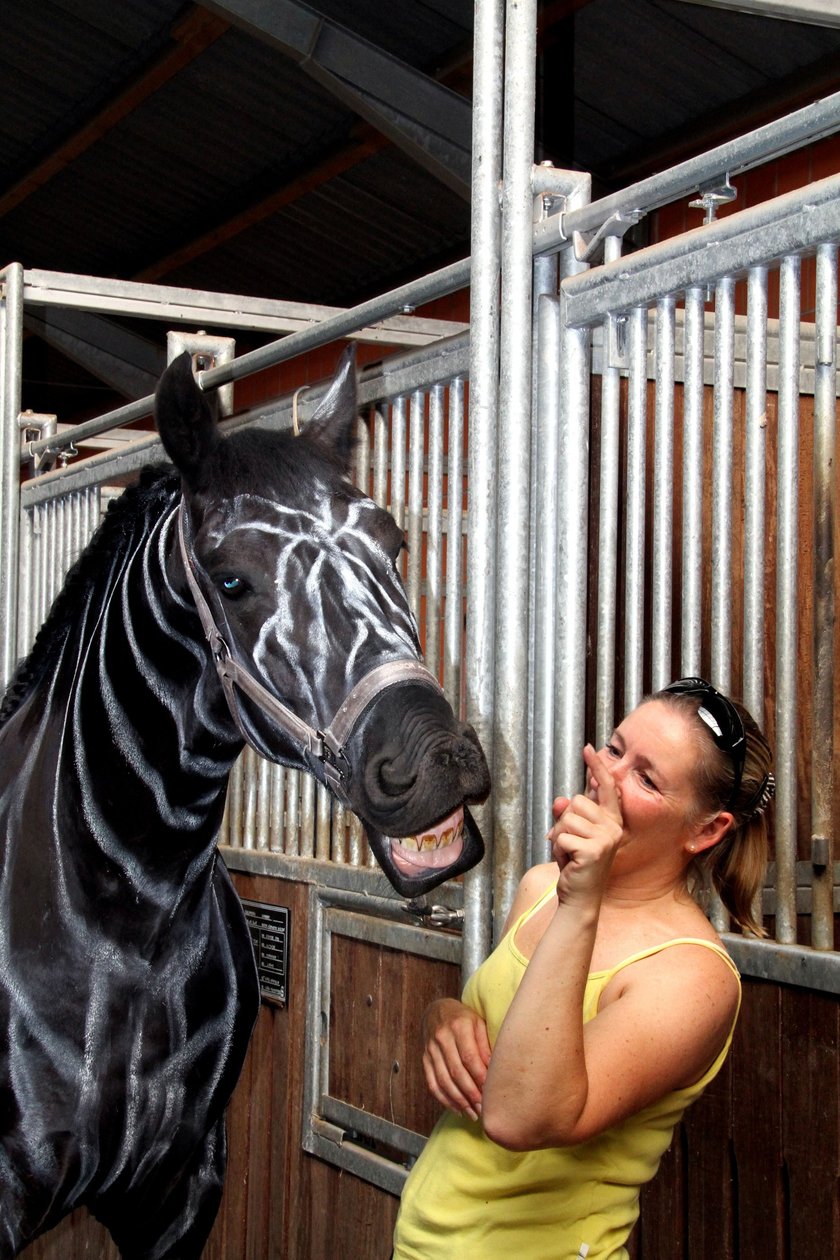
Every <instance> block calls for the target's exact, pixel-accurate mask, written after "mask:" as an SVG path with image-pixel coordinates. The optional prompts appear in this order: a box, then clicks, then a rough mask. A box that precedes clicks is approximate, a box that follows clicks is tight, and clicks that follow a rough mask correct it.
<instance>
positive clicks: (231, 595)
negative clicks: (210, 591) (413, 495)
mask: <svg viewBox="0 0 840 1260" xmlns="http://www.w3.org/2000/svg"><path fill="white" fill-rule="evenodd" d="M221 588H222V594H223V595H226V596H227V597H228V599H238V598H239V596H240V595H242V594H244V591H245V583H244V582H243V581H242V578H239V577H225V578H222V580H221Z"/></svg>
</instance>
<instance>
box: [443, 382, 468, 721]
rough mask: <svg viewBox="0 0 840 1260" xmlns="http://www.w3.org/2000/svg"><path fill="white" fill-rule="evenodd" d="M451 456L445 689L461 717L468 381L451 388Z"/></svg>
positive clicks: (444, 660)
mask: <svg viewBox="0 0 840 1260" xmlns="http://www.w3.org/2000/svg"><path fill="white" fill-rule="evenodd" d="M448 420H449V452H448V462H447V472H446V589H445V594H444V619H443V689H444V691H445V692H446V694H447V696H448V697H449V703H450V704H451V705H452V708H453V709H454V711H455V712H456V713H457V714H462V713H463V711H464V701H463V696H462V694H461V687H462V681H463V670H462V663H461V662H462V657H463V652H464V631H463V624H464V594H463V589H462V585H461V584H462V580H463V578H462V574H463V568H464V559H463V550H464V547H463V532H464V381H463V378H462V377H456V378H455V380H454V381H452V382H451V384H450V386H449V409H448Z"/></svg>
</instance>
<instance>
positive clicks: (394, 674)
mask: <svg viewBox="0 0 840 1260" xmlns="http://www.w3.org/2000/svg"><path fill="white" fill-rule="evenodd" d="M186 518H187V509H186V505H185V503H184V501H183V500H182V501H181V505H180V507H179V509H178V543H179V546H180V549H181V559H182V560H183V562H184V572H185V573H186V576H187V582H188V584H189V588H190V592H191V594H192V597H193V599H194V601H195V606H196V610H197V612H198V616H199V619H200V620H201V625H202V628H203V630H204V633H205V635H206V636H207V641H208V643H209V644H210V651H211V653H212V655H213V661H214V663H215V665H216V671H217V673H218V675H219V679H220V680H221V684H222V689H223V691H224V694H225V699H226V701H227V704H228V708H229V709H230V713H231V716H232V718H233V720H234V722H235V723H236V725H237V727H238V729H239V732H240V734H241V735H242V737H243V738H244V739H245V740H246V742H247V743H249V744H250V745H251V747H252V748H253V747H255V745H254V743H253V740H252V739H251V738H250V737H249V735H248V731H247V729H246V726H245V723H244V721H243V719H242V714H241V711H240V708H239V698H238V696H237V693H236V688H239V690H240V691H242V692H244V694H245V695H246V696H247V697H248V698H249V699H250V700H252V701H253V702H254V704H256V706H257V707H258V708H259V709H261V710H262V712H263V713H265V714H267V715H268V716H269V717H270V718H271V719H272V721H273V722H275V723H276V724H277V726H279V727H280V729H281V730H282V731H285V733H286V734H287V735H289V736H290V737H291V738H292V739H293V740H294V741H295V743H296V744H298V745H299V746H300V748H301V750H302V751H303V753H304V756H305V757H308V758H311V759H314V760H315V761H316V762H320V766H321V770H322V772H323V776H324V781H325V783H326V784H327V786H328V787H329V788H330V789H331V790H332V791H333V792H334V793H335V795H336V796H337V797H338V798H339V800H341V801H343V802H344V804H346V805H349V804H350V801H349V799H348V797H347V793H346V791H345V789H344V770H343V769H342V763H343V765H344V766H345V767H348V766H349V762H348V759H347V756H346V754H345V752H344V746H345V744H346V743H347V741H348V740H349V738H350V736H351V735H352V733H353V730H354V728H355V726H356V723H357V722H358V721H359V718H360V717H361V716H362V714H363V713H364V711H365V709H366V708H367V707H368V705H369V704H370V703H371V701H372V700H374V699H375V697H376V696H378V695H379V694H380V693H381V692H383V691H385V690H386V689H387V688H388V687H393V686H395V685H396V684H398V683H404V682H421V683H423V684H425V685H426V686H428V687H432V688H433V689H434V690H436V691H437V692H439V693H440V694H441V695H442V694H443V689H442V688H441V686H440V684H439V683H438V681H437V679H436V678H435V676H434V675H433V674H432V673H430V672H429V670H428V669H427V668H426V666H425V665H424V664H423V663H422V661H418V660H414V659H412V658H410V657H406V658H405V659H403V660H397V661H386V662H385V664H383V665H377V666H375V667H374V668H373V669H371V670H369V672H368V673H367V674H365V675H364V676H363V677H362V678H361V679H360V680H359V682H357V683H356V685H355V687H353V689H352V690H351V691H350V692H349V694H348V695H347V696H346V697H345V699H344V700H343V701H342V703H341V704H340V705H339V707H338V709H337V710H336V712H335V714H334V715H333V718H332V721H331V722H329V723H328V725H327V726H325V727H324V728H323V729H322V730H321V729H317V728H316V727H314V726H310V725H309V723H308V722H304V721H303V719H302V718H299V717H298V716H297V714H295V713H293V712H292V710H291V709H289V708H288V707H287V706H286V705H285V704H283V702H282V701H281V700H278V699H277V697H276V696H274V695H272V693H271V692H270V691H268V690H267V689H266V688H265V687H264V686H263V685H262V683H261V682H259V681H258V680H257V679H256V678H254V676H253V674H249V673H248V671H247V670H246V669H243V668H242V666H241V665H240V664H239V663H238V662H237V661H235V660H234V659H233V657H232V656H231V653H230V648H229V647H228V644H227V641H226V640H225V638H224V636H223V635H222V633H221V631H220V630H219V627H218V626H217V625H216V622H215V619H214V617H213V613H212V611H211V609H210V605H209V604H208V603H207V600H206V599H205V598H204V595H203V593H202V591H201V588H200V587H199V585H198V580H197V578H196V566H195V561H194V559H193V557H192V555H191V553H190V550H189V548H188V547H187V541H186V536H185V532H186V529H187V528H188V526H185V520H186ZM256 751H257V752H260V749H258V748H257V749H256Z"/></svg>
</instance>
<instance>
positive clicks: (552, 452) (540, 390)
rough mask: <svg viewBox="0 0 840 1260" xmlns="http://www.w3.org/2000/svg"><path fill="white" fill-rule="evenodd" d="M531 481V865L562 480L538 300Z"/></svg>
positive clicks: (550, 758) (548, 689) (548, 755)
mask: <svg viewBox="0 0 840 1260" xmlns="http://www.w3.org/2000/svg"><path fill="white" fill-rule="evenodd" d="M538 308H539V318H538V324H537V356H536V357H537V368H538V380H537V394H536V403H537V405H536V414H535V430H536V432H535V440H536V447H535V452H534V456H535V457H534V467H535V468H536V469H537V470H538V474H539V475H538V476H536V477H535V479H534V487H533V493H534V502H535V528H534V535H535V543H536V553H535V557H534V635H533V660H534V665H533V693H534V698H533V712H532V717H531V757H530V760H531V765H532V770H531V808H530V818H529V842H530V843H529V862H542V861H545V858H546V844H545V839H544V836H545V831H546V825H545V812H546V810H549V811H550V809H551V801H552V799H553V795H554V793H555V792H556V791H558V790H559V789H558V785H557V783H556V781H555V779H554V691H555V684H554V642H555V622H554V616H555V613H556V610H557V586H556V580H557V574H556V562H557V501H558V495H559V487H558V478H559V476H560V461H559V444H560V390H561V376H560V359H561V352H560V347H561V332H560V324H561V318H562V317H561V313H560V299H559V298H556V297H554V298H552V297H549V296H548V295H545V296H543V297H540V298H539V299H538Z"/></svg>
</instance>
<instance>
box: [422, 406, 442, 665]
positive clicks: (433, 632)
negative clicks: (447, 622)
mask: <svg viewBox="0 0 840 1260" xmlns="http://www.w3.org/2000/svg"><path fill="white" fill-rule="evenodd" d="M444 392H445V391H444V387H443V385H435V386H433V388H432V391H431V396H430V398H429V475H428V484H429V490H428V524H427V527H426V662H427V664H428V666H429V669H430V670H431V671H432V673H433V674H434V675H435V677H436V678H437V677H439V676H440V612H441V607H440V606H441V574H442V571H443V404H444Z"/></svg>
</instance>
